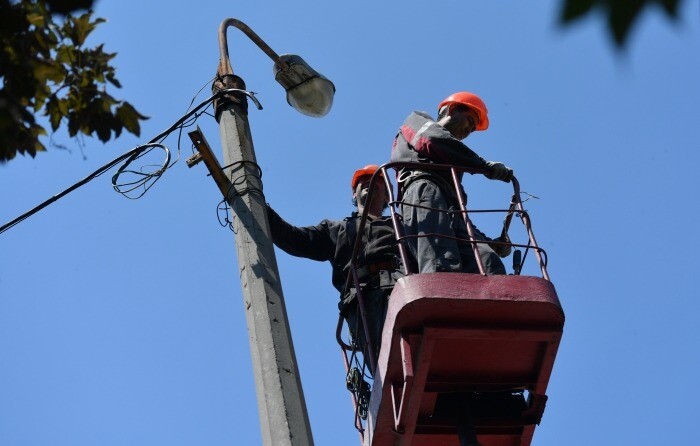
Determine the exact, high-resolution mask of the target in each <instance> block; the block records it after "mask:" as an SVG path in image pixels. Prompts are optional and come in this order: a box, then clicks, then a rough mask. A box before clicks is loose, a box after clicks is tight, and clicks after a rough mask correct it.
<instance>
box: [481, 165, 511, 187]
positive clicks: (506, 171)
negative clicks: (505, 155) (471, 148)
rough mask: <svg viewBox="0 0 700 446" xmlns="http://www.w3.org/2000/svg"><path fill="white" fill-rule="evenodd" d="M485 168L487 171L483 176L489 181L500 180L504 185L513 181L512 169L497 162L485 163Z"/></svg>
mask: <svg viewBox="0 0 700 446" xmlns="http://www.w3.org/2000/svg"><path fill="white" fill-rule="evenodd" d="M486 168H487V169H488V170H489V172H488V173H486V174H485V176H486V178H488V179H489V180H501V181H505V182H506V183H507V182H509V181H510V180H511V179H513V169H511V168H510V167H508V166H506V165H505V164H503V163H499V162H498V161H486Z"/></svg>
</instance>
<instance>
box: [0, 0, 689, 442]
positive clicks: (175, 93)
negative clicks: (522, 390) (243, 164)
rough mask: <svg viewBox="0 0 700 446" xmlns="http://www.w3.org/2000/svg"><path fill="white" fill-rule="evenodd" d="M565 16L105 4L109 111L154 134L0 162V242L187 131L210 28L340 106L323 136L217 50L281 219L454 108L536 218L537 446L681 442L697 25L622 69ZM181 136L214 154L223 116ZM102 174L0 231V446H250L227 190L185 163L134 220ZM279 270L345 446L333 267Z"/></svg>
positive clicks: (306, 382) (444, 9) (685, 425)
mask: <svg viewBox="0 0 700 446" xmlns="http://www.w3.org/2000/svg"><path fill="white" fill-rule="evenodd" d="M558 3H559V2H558V1H557V2H549V1H536V2H522V1H507V2H476V1H462V2H432V3H430V4H427V3H422V2H413V1H402V2H398V1H389V2H369V1H364V0H360V1H355V2H345V3H342V2H341V3H338V2H335V3H334V2H327V1H300V2H214V1H207V0H203V1H200V2H196V3H192V2H181V1H175V2H168V3H160V2H135V1H131V0H127V1H120V2H107V1H100V2H98V4H97V7H96V14H97V15H98V16H102V17H105V18H107V19H108V22H107V23H105V24H103V25H101V26H100V27H99V29H98V31H96V32H95V34H94V36H93V37H92V40H91V42H93V43H95V44H96V43H98V42H105V44H106V49H107V50H108V51H112V52H117V53H118V56H117V58H116V59H115V65H116V67H117V69H118V78H119V79H120V81H121V82H122V84H123V85H124V88H123V89H121V90H118V91H114V92H113V93H114V95H115V96H117V97H120V98H125V99H128V100H129V101H130V102H132V103H133V104H135V105H136V107H137V108H138V109H139V110H140V111H141V112H143V113H144V114H146V115H148V116H150V117H151V119H150V120H148V121H147V122H145V123H144V125H143V131H142V136H141V137H140V138H136V137H133V136H131V135H125V136H124V137H122V138H120V139H119V140H117V141H116V142H110V143H108V144H107V145H103V144H102V143H100V142H99V141H96V140H93V139H85V140H84V147H81V146H80V145H79V144H78V143H77V142H75V141H72V140H70V139H68V138H67V137H66V135H65V134H63V133H60V134H57V135H54V139H55V141H57V142H59V143H62V144H64V145H66V146H68V148H69V149H70V150H71V152H70V153H69V152H66V151H62V150H50V151H49V152H48V153H44V154H40V155H38V156H37V158H35V159H31V158H27V157H19V158H18V159H16V160H14V161H12V162H10V163H8V164H6V165H3V166H0V203H1V206H0V223H4V222H6V221H8V220H10V219H12V218H14V217H15V216H17V215H19V214H20V213H22V212H24V211H26V210H27V209H29V208H31V207H33V206H34V205H36V204H37V203H39V202H41V201H43V200H44V199H46V198H48V197H49V196H51V195H53V194H55V193H57V192H59V191H60V190H62V189H64V188H65V187H67V186H69V185H70V184H72V183H74V182H75V181H77V180H78V179H80V178H82V177H84V176H86V175H87V174H88V173H90V172H92V171H93V170H95V169H96V168H98V167H99V166H101V165H103V164H104V163H106V162H107V161H109V160H111V159H113V158H115V157H117V156H118V155H120V154H121V153H123V152H126V151H127V150H129V149H131V148H133V147H135V146H136V145H138V144H140V143H143V142H146V141H148V140H149V139H151V138H152V137H153V136H154V135H156V134H157V133H159V132H160V131H162V130H164V129H165V128H167V127H169V126H170V125H171V124H172V123H173V122H174V121H175V120H176V119H178V118H179V117H180V116H181V115H182V114H184V112H185V110H186V108H187V106H188V105H189V103H190V100H191V99H192V97H193V96H194V95H195V94H196V93H197V91H198V90H199V89H200V87H202V86H203V85H205V84H206V83H207V82H208V81H209V80H210V79H211V78H212V77H213V75H214V72H215V70H216V66H217V63H218V57H219V55H218V44H217V29H218V26H219V23H220V22H221V21H222V20H223V19H225V18H227V17H235V18H238V19H240V20H243V21H244V22H246V23H247V24H248V25H250V26H251V27H252V28H253V29H254V30H255V31H256V32H257V33H258V34H259V35H260V36H262V37H263V38H264V39H265V40H266V41H267V42H268V43H269V44H270V45H271V46H272V48H274V49H275V50H276V51H277V52H279V53H297V54H300V55H302V56H303V57H304V58H305V59H307V61H309V63H311V64H312V65H313V66H314V67H315V68H316V69H318V70H319V71H321V72H322V73H324V74H325V75H326V76H328V77H329V78H330V79H332V80H333V82H334V83H335V85H336V87H337V94H336V97H335V104H334V107H333V110H332V111H331V113H330V114H329V115H328V116H327V117H325V118H323V119H312V118H308V117H306V116H302V115H300V114H298V113H296V112H295V111H294V110H293V109H292V108H290V107H289V106H288V105H287V104H286V101H285V98H284V94H283V91H282V90H281V88H280V87H279V86H278V85H277V84H276V83H275V82H274V79H273V76H272V63H271V62H270V60H269V59H267V58H266V56H265V55H264V54H262V53H261V52H260V51H259V50H258V49H257V48H256V47H255V46H254V45H253V44H252V43H251V42H249V41H248V40H247V38H245V36H244V35H243V34H241V33H240V32H238V31H236V30H230V31H229V33H228V36H229V46H230V53H231V59H232V63H233V67H234V70H235V71H236V72H237V73H238V74H239V75H240V76H242V77H243V78H244V79H245V80H246V83H247V85H248V88H249V89H250V90H253V91H255V92H257V93H258V97H259V99H260V101H261V102H262V103H263V105H264V107H265V109H264V110H263V111H257V110H251V113H250V123H251V127H252V133H253V138H254V142H255V147H256V152H257V155H258V161H259V164H260V165H261V166H262V169H263V171H264V176H263V180H264V183H265V194H266V198H267V200H268V201H269V202H270V203H271V204H272V205H273V206H274V207H275V208H276V209H277V210H278V211H279V213H280V214H281V215H282V216H283V217H285V218H286V219H288V220H289V221H290V222H293V223H295V224H297V225H311V224H316V223H317V222H319V221H320V220H321V219H323V218H338V219H339V218H342V217H344V216H345V215H347V214H348V213H349V212H350V211H351V210H352V206H351V203H350V191H349V185H348V183H349V178H350V175H351V174H352V172H353V170H354V169H355V168H356V167H359V166H362V165H364V164H367V163H372V162H373V163H382V162H385V161H387V160H388V157H389V151H390V146H391V142H392V139H393V136H394V135H395V132H396V129H397V128H398V126H399V125H400V124H401V122H402V121H403V119H404V118H405V116H406V115H408V114H409V113H410V112H411V111H412V110H415V109H418V110H426V111H428V112H430V113H435V108H436V105H437V103H438V102H439V101H440V100H441V99H443V98H444V97H445V96H447V95H448V94H450V93H452V92H454V91H459V90H471V91H474V92H477V93H478V94H479V95H481V96H482V97H483V98H484V100H485V101H486V103H487V105H488V107H489V111H490V118H491V127H490V128H489V130H488V131H486V132H482V133H479V134H476V135H473V136H472V137H470V139H469V140H467V142H468V143H469V145H470V146H471V147H472V148H473V149H475V150H476V151H477V152H479V153H480V154H481V155H482V156H484V157H485V158H487V159H492V160H498V161H503V162H505V163H506V164H508V165H509V166H511V167H513V168H514V169H515V172H516V175H517V176H518V178H519V179H520V182H521V184H522V187H523V189H524V190H525V191H528V192H530V193H532V194H535V195H537V196H538V197H540V200H533V201H530V202H528V209H529V210H530V212H531V215H532V218H533V222H534V229H535V233H536V235H537V238H538V240H539V241H540V243H541V245H542V246H543V247H544V248H545V249H547V251H548V253H549V257H550V270H549V271H550V274H551V277H552V279H553V281H554V284H555V286H556V288H557V290H558V293H559V297H560V299H561V301H562V303H563V305H564V309H565V311H566V315H567V324H566V327H565V333H564V337H563V341H562V344H561V347H560V351H559V356H558V358H557V362H556V364H555V367H554V372H553V375H552V379H551V382H550V387H549V389H548V390H549V391H548V393H549V395H550V399H549V402H548V404H547V410H546V411H545V416H544V419H543V422H542V424H541V426H540V427H538V429H537V431H536V433H535V439H534V443H533V444H534V445H539V446H548V445H552V446H553V445H561V444H566V445H567V446H579V445H590V444H597V445H620V444H630V445H631V444H634V445H649V446H651V445H654V446H656V445H659V444H679V445H684V444H694V442H695V441H696V440H695V439H696V438H697V434H696V432H695V425H696V423H695V417H696V415H697V404H696V396H695V388H696V385H697V377H698V376H699V373H700V372H699V370H700V357H699V353H698V351H699V350H698V348H699V347H698V341H699V340H700V335H699V333H698V328H697V321H698V316H699V314H698V313H700V303H699V301H698V297H699V295H698V294H699V293H698V291H697V288H698V287H697V283H696V280H695V279H696V277H697V274H698V271H697V270H698V265H699V262H698V260H697V255H698V252H699V248H700V239H699V237H698V231H697V230H695V228H694V226H695V224H696V221H697V217H698V211H697V205H696V201H697V184H698V182H697V179H696V176H697V169H698V162H699V161H700V154H699V151H698V149H699V148H700V147H699V138H698V134H697V131H698V125H699V123H700V119H699V118H700V113H699V112H698V104H700V89H699V88H698V79H700V59H699V58H698V55H699V54H700V26H699V22H700V20H699V17H700V11H699V8H700V6H699V5H698V2H697V1H694V0H693V1H686V2H684V3H683V9H682V11H681V15H682V20H681V21H680V24H679V25H678V26H672V25H671V24H670V22H669V21H668V20H667V19H666V18H665V17H664V16H663V15H662V14H661V13H660V12H659V11H656V10H653V9H652V10H649V11H647V13H646V14H644V16H643V17H642V19H641V20H640V21H639V23H638V24H637V27H636V28H635V29H634V30H633V33H632V36H631V41H630V45H629V48H628V50H627V51H626V52H624V53H622V54H621V55H618V54H616V52H615V51H614V49H613V48H612V46H611V43H610V40H609V38H608V36H607V34H606V32H605V30H604V25H603V21H602V20H600V19H597V20H592V19H588V20H585V21H583V22H581V23H580V24H577V25H576V26H573V27H571V28H569V29H566V30H563V29H560V28H559V27H558V26H557V25H556V16H557V7H556V5H558ZM497 4H498V5H497ZM207 95H208V92H207V91H206V90H205V92H204V93H203V94H202V95H201V96H200V98H201V99H203V98H204V97H205V96H207ZM198 124H199V125H200V126H201V127H202V129H203V131H204V133H205V135H206V137H207V139H208V140H209V142H210V143H211V144H212V146H213V148H214V151H215V152H216V153H217V154H219V155H220V153H221V149H220V144H219V135H218V127H217V125H216V123H215V122H214V120H213V119H212V118H210V117H208V116H203V117H202V118H201V119H200V121H199V122H198ZM167 143H168V145H169V146H170V148H171V149H173V150H175V149H176V147H177V140H176V138H175V137H171V138H170V139H168V140H167ZM182 148H183V157H187V156H189V154H190V153H191V152H190V147H189V144H187V143H185V144H183V147H182ZM83 155H84V157H83ZM112 173H113V171H112V172H110V173H109V174H107V175H105V176H103V177H100V178H99V179H97V180H96V181H94V182H92V183H91V184H90V185H88V186H86V187H83V188H82V189H80V190H78V191H77V192H74V193H73V194H71V195H69V196H68V197H66V198H64V199H63V200H61V201H59V202H58V203H55V204H53V205H52V206H50V207H49V208H47V209H46V210H44V211H43V212H41V213H39V214H37V215H35V216H34V217H32V218H30V219H29V220H27V221H25V222H24V223H22V224H20V225H19V226H16V227H15V228H13V229H12V230H10V231H8V232H6V233H4V234H2V235H1V236H0V253H1V254H0V445H3V446H44V445H53V446H68V445H70V446H87V445H101V446H110V445H115V446H116V445H120V446H121V445H125V444H130V445H169V446H177V445H231V444H235V445H256V444H260V432H259V426H258V420H257V408H256V401H255V391H254V383H253V376H252V369H251V365H250V353H249V347H248V340H247V334H246V326H245V316H244V311H243V304H242V298H241V290H240V283H239V281H238V274H237V263H236V262H237V261H236V258H235V249H234V242H233V235H232V233H231V232H230V231H229V230H228V229H224V228H221V227H220V226H219V224H218V223H217V218H216V206H217V203H218V202H219V200H220V196H219V192H218V190H217V189H216V187H215V186H214V183H213V182H212V180H211V179H210V178H208V177H206V176H205V173H206V172H205V169H204V167H203V166H197V167H195V168H193V169H188V168H187V167H186V165H185V164H184V162H180V163H178V164H176V165H175V166H174V167H173V168H172V169H171V170H169V171H168V172H167V173H166V174H165V176H164V177H163V178H162V180H161V181H160V182H158V183H157V184H156V186H155V187H154V188H152V189H151V190H150V191H149V192H148V193H147V194H146V195H145V196H144V197H143V198H141V199H140V200H136V201H130V200H127V199H124V198H123V197H122V196H120V195H118V194H116V193H115V192H114V191H113V190H112V189H111V185H110V177H111V174H112ZM468 187H469V190H470V199H471V200H472V203H473V204H474V206H476V205H481V204H483V205H484V206H485V207H489V206H500V205H501V204H502V203H503V202H505V201H507V199H508V188H507V187H506V186H504V185H498V184H495V183H494V182H486V181H476V180H474V181H472V180H470V183H469V185H468ZM480 226H481V227H482V229H484V230H485V231H486V232H487V233H495V232H497V231H498V229H499V228H498V224H497V223H496V222H494V223H493V224H490V223H488V222H485V223H483V224H480ZM277 257H278V262H279V265H280V273H281V277H282V284H283V287H284V292H285V297H286V302H287V309H288V312H289V319H290V324H291V330H292V333H293V338H294V345H295V348H296V352H297V359H298V361H299V368H300V373H301V377H302V381H303V386H304V392H305V395H306V401H307V404H308V410H309V414H310V420H311V425H312V430H313V434H314V439H315V441H316V444H317V445H331V444H333V445H355V444H357V443H358V439H357V434H356V433H355V431H354V430H353V427H352V411H351V407H350V398H349V395H348V393H347V391H346V390H345V389H344V374H343V368H342V363H341V358H340V354H339V351H338V349H337V346H336V344H335V340H334V337H333V334H334V329H335V323H336V320H337V319H336V314H337V307H336V303H337V300H338V296H337V293H336V291H335V289H334V288H333V287H332V286H331V283H330V265H329V264H327V263H316V262H312V261H310V260H305V259H298V258H293V257H290V256H288V255H286V254H284V253H282V252H278V256H277Z"/></svg>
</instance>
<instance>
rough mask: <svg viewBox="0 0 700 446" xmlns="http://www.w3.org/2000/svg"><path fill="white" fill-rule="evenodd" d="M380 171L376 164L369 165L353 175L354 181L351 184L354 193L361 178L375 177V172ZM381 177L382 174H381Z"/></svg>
mask: <svg viewBox="0 0 700 446" xmlns="http://www.w3.org/2000/svg"><path fill="white" fill-rule="evenodd" d="M378 170H379V166H377V165H376V164H368V165H366V166H365V167H363V168H362V169H357V170H356V171H355V173H354V174H353V175H352V181H351V182H350V188H351V189H352V190H353V191H354V190H355V188H356V187H357V183H359V182H360V178H362V177H366V176H368V175H369V176H371V175H374V172H376V171H378ZM380 175H381V173H380Z"/></svg>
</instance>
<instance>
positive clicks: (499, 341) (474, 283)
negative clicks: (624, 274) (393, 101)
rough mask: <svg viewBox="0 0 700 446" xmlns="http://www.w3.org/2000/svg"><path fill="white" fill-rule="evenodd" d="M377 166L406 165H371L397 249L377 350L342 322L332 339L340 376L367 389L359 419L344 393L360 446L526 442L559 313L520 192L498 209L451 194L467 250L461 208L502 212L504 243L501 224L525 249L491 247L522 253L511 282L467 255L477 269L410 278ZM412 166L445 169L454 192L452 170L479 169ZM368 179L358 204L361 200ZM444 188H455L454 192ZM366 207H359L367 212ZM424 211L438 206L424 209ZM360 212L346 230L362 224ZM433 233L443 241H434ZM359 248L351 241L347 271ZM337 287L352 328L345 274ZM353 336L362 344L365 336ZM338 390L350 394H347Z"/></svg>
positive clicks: (516, 188)
mask: <svg viewBox="0 0 700 446" xmlns="http://www.w3.org/2000/svg"><path fill="white" fill-rule="evenodd" d="M389 167H392V168H395V169H399V168H402V167H409V168H410V167H414V168H415V167H417V166H416V165H413V164H410V163H391V164H385V165H383V166H381V167H380V171H381V174H382V176H383V180H384V181H385V184H386V186H387V188H388V191H389V202H390V203H389V204H390V206H389V211H390V215H391V217H392V222H393V226H394V229H395V232H396V237H397V240H398V241H399V242H400V243H399V252H400V256H401V258H402V260H403V262H402V263H403V267H404V273H405V274H406V275H407V276H406V277H404V278H403V279H400V280H399V282H398V283H397V285H396V286H395V288H394V290H393V292H392V294H391V296H390V298H389V309H388V314H387V317H386V320H385V324H384V329H383V333H382V344H381V346H372V345H371V344H370V345H369V346H368V350H369V351H370V352H376V351H377V347H380V348H379V349H378V351H379V357H378V359H377V360H376V361H375V360H374V358H375V356H374V354H373V353H371V354H370V356H371V357H370V358H362V355H361V353H360V352H359V351H358V349H357V347H356V346H353V345H351V343H349V342H345V341H343V340H342V336H341V332H342V328H343V319H342V317H341V318H340V319H339V324H338V328H337V332H336V337H337V340H338V343H339V345H340V347H341V350H342V353H343V361H344V365H345V370H346V373H347V374H348V377H350V376H356V375H357V374H358V373H359V374H360V376H361V380H362V382H365V381H366V382H369V383H371V384H372V393H371V398H370V400H369V410H368V412H369V413H368V416H367V417H366V418H367V419H366V420H365V417H364V413H365V409H366V406H362V408H363V410H362V411H361V410H360V405H361V404H360V402H359V401H360V398H358V393H357V390H352V389H351V391H352V392H353V397H352V398H353V399H352V401H353V404H354V409H355V417H354V421H355V426H356V428H357V430H358V431H359V433H360V438H361V443H362V444H363V445H364V446H388V445H392V446H393V445H403V446H429V445H430V446H434V445H443V446H453V445H454V446H458V445H460V444H461V443H460V438H459V434H458V429H459V430H460V431H461V434H462V436H463V437H464V438H463V439H465V441H466V440H468V439H469V438H471V436H472V435H473V434H474V433H476V436H477V439H478V442H479V444H480V445H481V446H516V445H517V446H529V445H530V443H531V441H532V436H533V434H534V430H535V426H536V425H537V424H539V422H540V420H541V417H542V414H543V411H544V407H545V403H546V401H547V396H546V389H547V384H548V382H549V377H550V374H551V371H552V367H553V365H554V359H555V356H556V353H557V349H558V346H559V341H560V339H561V335H562V330H563V325H564V312H563V310H562V308H561V305H560V303H559V299H558V297H557V294H556V291H555V290H554V287H553V285H552V284H551V282H550V281H549V275H548V273H547V257H546V252H545V251H544V250H543V249H542V248H540V247H539V246H538V244H537V241H536V240H535V236H534V233H533V231H532V226H531V221H530V217H529V215H528V213H527V211H526V210H525V209H524V207H523V203H522V201H521V199H520V185H519V183H518V181H517V179H515V178H513V179H512V185H513V195H512V199H511V201H510V205H509V207H508V208H507V209H491V210H481V211H475V210H467V209H466V199H465V197H463V196H462V195H461V193H457V194H456V196H458V197H459V205H460V209H459V212H460V213H461V216H462V217H463V218H464V220H465V223H466V226H467V232H468V234H469V239H468V240H463V241H464V242H467V243H471V244H472V247H473V248H474V249H475V253H476V248H477V245H478V244H480V243H485V242H483V241H480V240H475V238H474V231H473V227H472V224H471V220H470V218H469V215H468V214H469V213H470V212H471V213H476V212H491V213H493V212H502V213H505V218H504V225H503V230H502V233H501V234H502V235H503V236H505V240H508V239H509V238H508V230H509V227H510V224H511V220H512V217H513V216H514V215H517V216H518V217H519V219H520V220H521V221H522V223H523V226H524V228H525V232H526V235H527V244H518V243H512V242H501V243H499V244H508V245H510V246H512V247H514V248H524V249H525V256H523V257H522V262H521V263H520V267H518V268H516V267H515V265H514V271H515V275H509V276H486V275H484V268H483V265H482V264H481V262H480V259H479V256H478V255H477V256H476V259H477V264H478V267H479V271H480V272H481V274H465V273H433V274H415V271H412V270H411V267H410V262H408V261H407V259H408V248H407V246H406V245H405V242H406V240H407V239H408V238H409V237H421V236H423V237H424V236H431V237H432V236H434V235H435V234H422V235H420V236H414V235H413V236H407V235H405V233H404V231H403V226H402V224H401V217H400V216H399V215H398V207H399V205H400V204H401V202H400V201H396V200H395V198H394V191H393V188H392V185H391V183H390V182H389V178H390V176H389V174H388V171H387V169H388V168H389ZM420 169H421V170H443V171H449V172H450V173H451V176H452V179H453V183H454V187H455V189H456V191H457V190H460V187H459V176H458V175H457V172H467V173H472V174H478V173H484V172H482V171H479V170H478V169H464V168H456V167H454V166H444V165H420ZM377 175H378V174H375V175H374V177H373V178H372V180H371V182H370V191H369V194H368V197H367V200H368V201H370V202H371V200H372V190H373V187H372V184H373V182H374V181H381V180H380V179H378V178H375V177H376V176H377ZM456 191H455V192H456ZM367 207H369V206H367ZM433 210H434V211H435V212H444V210H439V209H433ZM365 221H366V216H363V219H362V220H361V222H360V227H359V229H358V233H361V232H362V231H363V228H364V224H365ZM440 236H442V237H447V238H453V237H449V236H446V235H440ZM362 249H363V247H362V246H361V240H360V238H358V240H357V241H356V243H355V246H354V250H353V266H354V268H355V267H357V265H356V264H355V262H356V261H357V259H358V258H359V257H358V254H359V253H360V252H361V250H362ZM529 250H532V251H534V255H535V257H536V260H537V263H538V265H539V268H540V271H541V273H542V278H539V277H532V276H520V275H519V274H520V269H521V267H522V264H523V263H524V261H525V257H526V256H527V253H528V251H529ZM354 268H353V269H352V271H351V274H350V275H349V276H348V279H347V282H346V288H347V287H354V288H355V290H356V291H357V296H358V305H359V310H360V314H361V320H362V325H363V328H364V329H366V327H367V324H366V323H365V322H366V320H367V317H366V314H365V310H364V302H363V296H362V292H361V286H360V283H359V280H358V277H357V273H356V271H355V270H354ZM365 338H366V339H370V337H369V336H368V334H367V333H365ZM349 389H350V387H349Z"/></svg>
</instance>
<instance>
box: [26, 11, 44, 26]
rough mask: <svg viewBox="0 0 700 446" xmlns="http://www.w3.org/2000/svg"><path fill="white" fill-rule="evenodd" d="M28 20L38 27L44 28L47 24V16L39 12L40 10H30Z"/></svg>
mask: <svg viewBox="0 0 700 446" xmlns="http://www.w3.org/2000/svg"><path fill="white" fill-rule="evenodd" d="M27 20H28V21H29V23H31V24H32V25H34V26H36V27H37V28H43V27H44V26H46V18H45V17H44V15H43V14H39V13H38V12H30V13H29V14H27Z"/></svg>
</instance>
